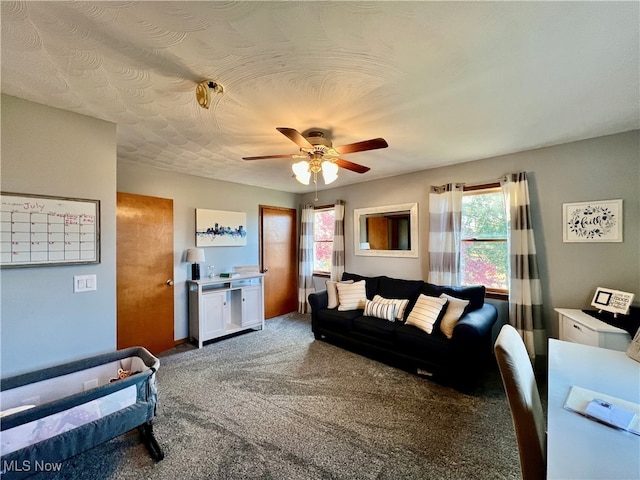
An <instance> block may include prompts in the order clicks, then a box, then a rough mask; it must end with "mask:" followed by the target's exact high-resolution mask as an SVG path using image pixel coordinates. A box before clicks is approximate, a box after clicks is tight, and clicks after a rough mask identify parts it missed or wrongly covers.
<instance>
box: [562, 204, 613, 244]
mask: <svg viewBox="0 0 640 480" xmlns="http://www.w3.org/2000/svg"><path fill="white" fill-rule="evenodd" d="M562 222H563V229H562V232H563V238H562V239H563V241H564V242H622V199H616V200H597V201H593V202H580V203H565V204H563V205H562Z"/></svg>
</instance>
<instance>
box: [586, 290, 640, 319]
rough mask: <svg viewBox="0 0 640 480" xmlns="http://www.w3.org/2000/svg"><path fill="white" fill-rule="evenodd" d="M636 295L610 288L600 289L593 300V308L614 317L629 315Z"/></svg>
mask: <svg viewBox="0 0 640 480" xmlns="http://www.w3.org/2000/svg"><path fill="white" fill-rule="evenodd" d="M634 297H635V295H634V294H633V293H630V292H621V291H620V290H612V289H610V288H604V287H598V288H596V293H595V294H594V295H593V300H591V306H593V307H595V308H597V309H598V310H603V311H605V312H610V313H613V314H614V315H617V314H619V313H620V314H622V315H628V314H629V309H630V307H631V303H632V302H633V299H634Z"/></svg>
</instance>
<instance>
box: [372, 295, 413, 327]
mask: <svg viewBox="0 0 640 480" xmlns="http://www.w3.org/2000/svg"><path fill="white" fill-rule="evenodd" d="M373 301H374V302H376V303H381V304H383V305H395V307H396V318H397V319H398V320H400V321H402V320H404V317H405V313H406V314H407V315H408V314H409V312H408V311H407V305H409V299H408V298H402V299H400V298H384V297H381V296H380V295H375V296H374V297H373Z"/></svg>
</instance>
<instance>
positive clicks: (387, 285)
mask: <svg viewBox="0 0 640 480" xmlns="http://www.w3.org/2000/svg"><path fill="white" fill-rule="evenodd" d="M423 285H424V282H423V281H422V280H403V279H400V278H390V277H385V276H383V277H380V281H379V282H378V291H377V292H376V293H377V294H378V295H380V296H381V297H384V298H401V299H402V298H406V299H408V300H409V304H408V306H407V307H406V308H405V312H404V316H403V320H406V319H407V316H408V315H409V312H410V311H411V309H412V308H413V305H414V304H415V303H416V300H417V299H418V295H420V289H421V288H422V286H423ZM437 296H438V295H434V297H437Z"/></svg>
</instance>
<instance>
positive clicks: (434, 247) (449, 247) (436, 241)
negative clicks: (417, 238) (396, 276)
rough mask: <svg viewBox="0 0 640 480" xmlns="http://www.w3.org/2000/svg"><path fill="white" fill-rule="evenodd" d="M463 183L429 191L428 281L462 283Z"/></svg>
mask: <svg viewBox="0 0 640 480" xmlns="http://www.w3.org/2000/svg"><path fill="white" fill-rule="evenodd" d="M463 193H464V184H461V183H449V184H447V185H442V186H438V187H436V186H432V187H431V191H430V193H429V282H430V283H434V284H437V285H460V231H461V225H462V194H463Z"/></svg>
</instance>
